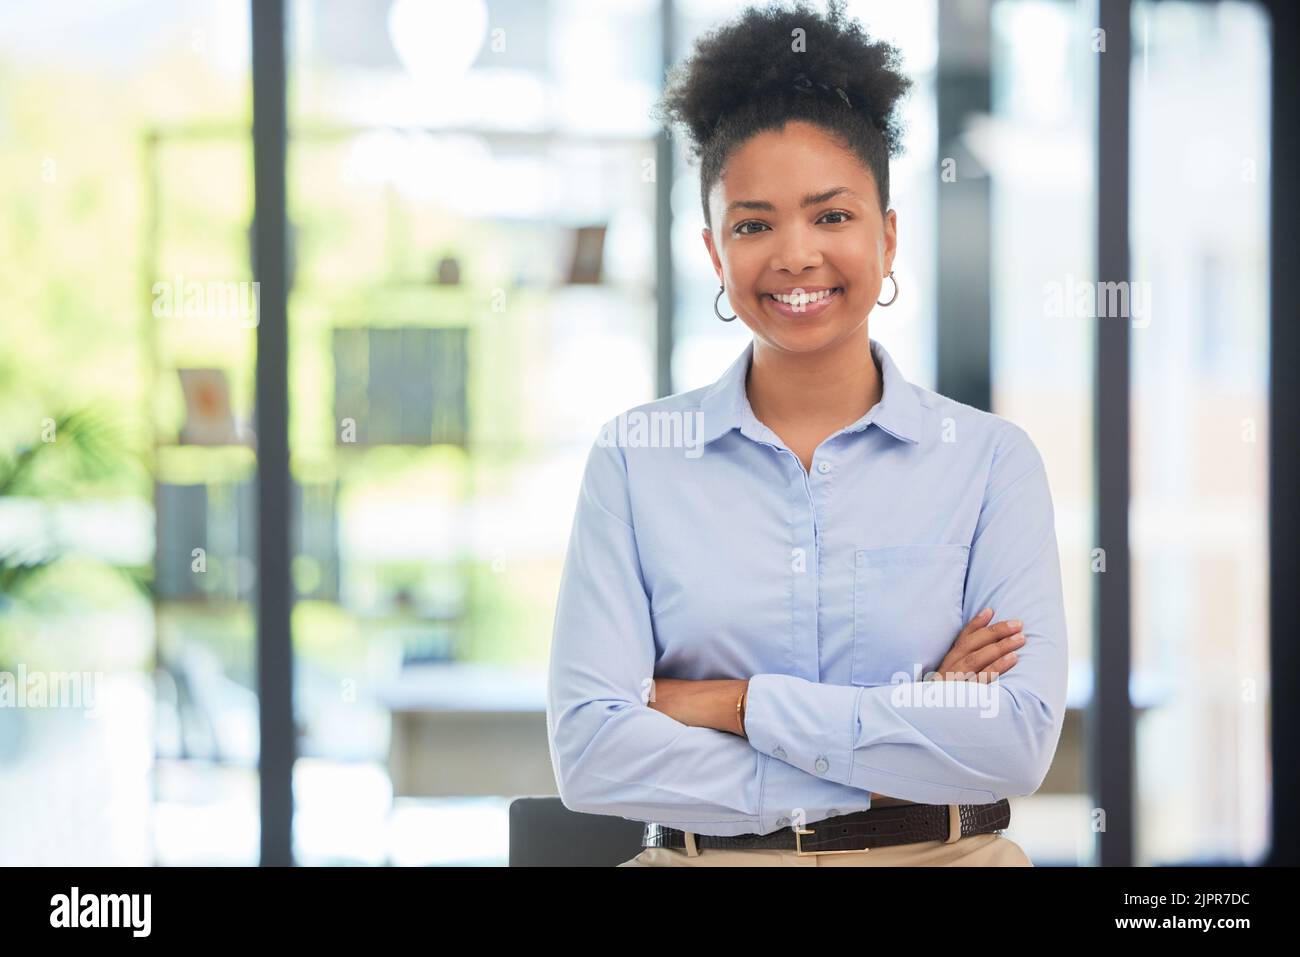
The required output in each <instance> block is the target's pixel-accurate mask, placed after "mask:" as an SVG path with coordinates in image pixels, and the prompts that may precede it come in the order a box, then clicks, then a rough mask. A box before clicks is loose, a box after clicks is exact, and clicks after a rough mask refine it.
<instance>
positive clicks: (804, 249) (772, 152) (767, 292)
mask: <svg viewBox="0 0 1300 957" xmlns="http://www.w3.org/2000/svg"><path fill="white" fill-rule="evenodd" d="M833 191H835V192H834V194H833V195H827V194H831V193H832V192H833ZM810 199H811V202H808V200H810ZM805 202H808V204H807V205H804V203H805ZM709 216H710V219H711V221H712V223H713V228H712V230H710V229H708V228H706V229H705V230H704V244H705V245H706V246H707V247H708V250H709V255H710V256H711V257H712V258H713V268H714V271H715V272H716V273H717V274H718V279H719V282H721V283H722V284H723V285H724V286H725V287H726V290H727V291H726V294H725V296H724V297H723V300H724V301H722V302H720V303H719V306H718V308H719V310H723V309H725V308H726V302H727V301H729V302H730V303H731V307H732V309H733V310H734V311H735V313H736V315H737V316H739V317H740V319H741V320H743V321H744V323H745V325H747V326H749V328H750V329H752V330H753V331H754V334H755V336H757V337H758V338H760V339H761V340H763V341H764V342H766V343H768V344H770V345H772V346H775V347H776V348H779V349H782V350H785V351H789V352H805V353H806V352H816V351H817V350H820V349H824V348H827V347H828V346H833V345H835V344H836V343H839V342H841V341H843V340H844V338H845V337H847V336H850V335H853V334H854V333H855V332H857V331H858V330H859V329H860V328H861V327H862V324H863V323H864V322H866V319H867V314H868V313H870V312H871V309H872V307H873V306H875V304H876V301H877V300H878V299H879V298H880V290H881V285H882V284H883V282H884V277H885V276H886V275H888V274H889V271H890V269H892V268H893V263H894V249H895V246H896V244H897V233H896V226H895V216H894V211H893V210H890V211H889V213H888V214H887V215H885V216H882V215H881V211H880V201H879V199H878V197H877V194H876V181H875V177H874V176H872V175H871V170H869V169H868V168H867V167H866V166H865V165H863V163H862V162H861V161H860V160H858V159H857V158H856V157H855V156H853V155H852V154H851V153H849V152H848V151H846V150H845V149H844V148H843V147H842V146H840V145H839V144H838V142H837V141H836V140H834V139H833V138H832V137H831V136H830V135H829V134H827V133H825V132H824V131H823V130H822V129H821V128H820V127H818V126H815V125H813V124H811V123H807V122H803V121H798V120H796V121H791V122H789V123H787V124H786V126H785V129H784V130H782V131H780V132H776V131H772V130H769V131H766V132H763V133H759V134H757V135H755V136H753V137H751V138H750V139H749V140H748V141H746V142H745V143H744V144H743V145H742V146H741V147H740V148H739V149H737V150H736V151H735V152H734V153H733V154H732V155H731V157H730V159H729V160H728V161H727V165H726V168H725V169H724V170H723V173H722V177H721V179H720V180H719V181H718V183H717V184H715V185H714V187H713V190H712V191H711V193H710V194H709ZM824 289H833V290H835V291H834V292H833V293H832V294H830V296H829V298H828V299H826V300H825V301H823V302H817V301H807V302H804V301H802V300H796V301H794V302H793V303H789V304H783V303H781V302H778V301H775V300H774V299H773V295H772V294H773V293H777V294H783V293H789V292H791V291H806V292H808V293H812V292H814V291H816V290H824Z"/></svg>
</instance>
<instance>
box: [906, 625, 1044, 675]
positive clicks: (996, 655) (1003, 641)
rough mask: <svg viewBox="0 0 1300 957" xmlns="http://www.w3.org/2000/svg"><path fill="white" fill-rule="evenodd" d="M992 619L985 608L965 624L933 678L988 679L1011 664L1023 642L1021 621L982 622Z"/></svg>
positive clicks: (1007, 668)
mask: <svg viewBox="0 0 1300 957" xmlns="http://www.w3.org/2000/svg"><path fill="white" fill-rule="evenodd" d="M992 618H993V611H992V609H990V608H985V609H984V610H983V611H982V612H980V613H979V614H978V615H976V616H975V617H974V618H972V619H971V620H970V621H969V622H968V623H967V625H966V627H965V628H963V629H962V630H961V634H959V635H958V636H957V640H956V641H954V642H953V644H952V647H951V648H950V649H948V654H946V655H945V656H944V659H943V661H942V662H940V663H939V668H938V672H939V673H938V674H937V675H934V676H933V678H934V680H937V681H943V680H945V679H946V680H949V681H972V680H974V681H989V680H991V679H993V678H994V677H996V676H997V675H1000V674H1002V673H1003V672H1005V671H1007V670H1009V669H1011V668H1012V667H1014V666H1015V663H1016V659H1017V655H1016V651H1015V650H1016V649H1017V648H1019V647H1020V646H1021V645H1023V644H1024V643H1025V636H1024V634H1023V632H1022V631H1021V629H1022V628H1023V624H1022V623H1021V621H1020V620H1019V619H1017V618H1012V619H1011V620H1010V621H1000V622H998V623H997V624H994V625H984V624H983V623H984V622H986V621H989V620H991V619H992ZM926 680H927V681H929V680H931V679H930V677H929V676H927V678H926Z"/></svg>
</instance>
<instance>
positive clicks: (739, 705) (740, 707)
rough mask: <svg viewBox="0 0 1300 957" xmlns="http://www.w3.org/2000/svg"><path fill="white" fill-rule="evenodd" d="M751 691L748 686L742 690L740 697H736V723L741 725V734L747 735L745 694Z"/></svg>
mask: <svg viewBox="0 0 1300 957" xmlns="http://www.w3.org/2000/svg"><path fill="white" fill-rule="evenodd" d="M748 691H749V688H748V687H745V688H742V689H741V690H740V697H739V698H737V699H736V724H737V725H739V726H740V736H741V737H742V738H743V737H745V721H744V718H743V717H742V715H743V714H744V708H745V694H746V693H747V692H748Z"/></svg>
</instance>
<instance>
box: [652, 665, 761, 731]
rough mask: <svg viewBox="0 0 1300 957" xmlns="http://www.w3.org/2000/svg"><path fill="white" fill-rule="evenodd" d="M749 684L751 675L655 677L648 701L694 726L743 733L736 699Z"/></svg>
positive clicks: (673, 717)
mask: <svg viewBox="0 0 1300 957" xmlns="http://www.w3.org/2000/svg"><path fill="white" fill-rule="evenodd" d="M748 684H749V679H747V678H742V679H734V678H722V679H717V680H708V681H691V680H689V679H686V678H655V679H654V682H653V684H652V685H651V687H650V691H651V694H650V700H649V701H647V702H646V705H647V706H648V707H651V708H654V709H655V710H656V711H662V712H663V713H664V714H666V715H668V717H670V718H672V719H674V720H675V721H680V722H681V723H682V724H687V725H690V726H691V727H695V728H713V729H714V730H716V731H730V732H731V733H732V734H740V725H739V723H738V722H737V721H736V701H737V700H738V699H739V698H740V693H741V691H743V690H744V689H745V686H746V685H748Z"/></svg>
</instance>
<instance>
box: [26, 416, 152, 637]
mask: <svg viewBox="0 0 1300 957" xmlns="http://www.w3.org/2000/svg"><path fill="white" fill-rule="evenodd" d="M143 464H144V463H143V462H142V461H141V460H140V457H139V455H138V454H137V453H136V452H135V451H134V450H133V447H132V444H131V443H130V441H129V440H128V437H127V436H126V434H125V432H124V431H123V429H122V428H121V427H120V426H119V425H117V424H116V422H115V421H114V420H112V419H110V418H109V417H108V416H107V415H105V414H103V413H100V412H96V411H94V410H91V409H74V410H71V411H65V412H62V413H59V414H57V415H54V416H51V417H49V418H47V419H45V420H44V421H43V422H42V423H41V427H40V430H39V434H38V435H37V436H36V438H35V440H34V441H31V442H24V443H23V444H20V445H19V446H18V447H17V448H14V449H10V450H0V499H2V498H17V497H22V498H27V499H40V500H43V501H47V502H49V501H56V500H62V499H67V498H73V497H77V496H79V495H84V494H86V493H87V492H90V491H93V490H94V489H95V488H97V487H98V486H101V485H102V484H104V483H105V482H107V481H109V480H118V479H120V478H121V476H122V475H123V473H125V472H130V471H132V470H134V469H136V468H138V467H141V466H143ZM64 558H65V553H64V551H63V549H62V548H61V545H60V543H59V542H57V541H55V540H53V538H52V537H48V536H47V537H46V538H45V539H43V540H41V541H37V542H32V541H27V542H22V543H19V544H15V543H14V542H12V541H2V540H0V614H3V613H4V612H5V611H6V610H8V608H9V607H10V606H11V605H13V604H15V603H17V602H18V601H20V600H21V599H22V598H23V596H26V595H28V594H29V593H30V592H31V590H32V589H33V588H34V587H35V584H36V582H37V581H39V580H40V579H41V578H42V577H43V576H44V575H45V573H46V572H47V571H49V570H50V569H51V568H52V567H53V566H54V565H56V564H57V563H58V562H60V561H62V560H63V559H64ZM114 567H115V566H114ZM118 571H119V572H120V573H121V574H122V575H123V576H124V577H126V578H127V579H128V580H129V581H130V582H131V583H132V584H134V585H135V586H136V587H137V588H140V589H141V590H143V591H144V592H145V593H146V594H148V589H149V577H150V576H149V574H148V571H147V570H143V569H138V568H121V569H118Z"/></svg>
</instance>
